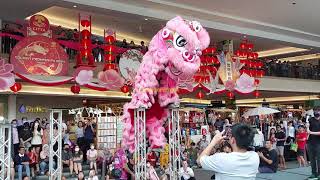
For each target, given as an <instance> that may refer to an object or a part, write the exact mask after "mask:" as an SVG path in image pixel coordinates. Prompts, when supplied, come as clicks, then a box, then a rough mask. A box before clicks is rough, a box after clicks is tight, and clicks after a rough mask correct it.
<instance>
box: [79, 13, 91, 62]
mask: <svg viewBox="0 0 320 180" xmlns="http://www.w3.org/2000/svg"><path fill="white" fill-rule="evenodd" d="M91 25H92V24H91V16H90V15H86V14H79V31H80V36H79V53H78V55H77V67H79V66H94V58H93V55H92V43H91Z"/></svg>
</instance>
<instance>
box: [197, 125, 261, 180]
mask: <svg viewBox="0 0 320 180" xmlns="http://www.w3.org/2000/svg"><path fill="white" fill-rule="evenodd" d="M253 137H254V131H253V129H252V128H251V127H250V126H248V125H246V124H235V125H233V126H232V128H231V137H230V138H229V139H226V137H225V136H223V133H220V132H218V131H217V132H216V135H215V136H214V137H213V139H212V141H211V143H210V144H209V145H208V147H206V148H205V149H204V150H203V151H202V153H201V154H200V156H199V157H198V163H199V164H200V165H201V167H202V168H203V169H206V170H211V171H214V172H215V175H216V177H215V178H216V180H243V179H246V180H255V178H256V174H257V173H258V167H259V156H258V154H257V153H256V152H254V151H248V149H249V148H250V146H251V144H252V143H253ZM224 141H228V142H229V144H230V145H231V147H232V152H230V153H215V154H213V155H210V154H211V152H212V150H213V149H214V147H215V146H216V145H220V144H221V143H223V142H224Z"/></svg>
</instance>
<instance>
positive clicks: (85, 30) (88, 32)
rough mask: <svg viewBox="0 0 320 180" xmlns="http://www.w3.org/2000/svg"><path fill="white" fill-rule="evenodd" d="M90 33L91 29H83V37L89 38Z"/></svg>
mask: <svg viewBox="0 0 320 180" xmlns="http://www.w3.org/2000/svg"><path fill="white" fill-rule="evenodd" d="M90 35H91V33H90V31H88V30H87V29H84V30H82V31H81V36H82V37H83V39H88V37H89V36H90Z"/></svg>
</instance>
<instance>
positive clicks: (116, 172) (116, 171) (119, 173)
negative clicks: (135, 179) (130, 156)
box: [111, 169, 122, 178]
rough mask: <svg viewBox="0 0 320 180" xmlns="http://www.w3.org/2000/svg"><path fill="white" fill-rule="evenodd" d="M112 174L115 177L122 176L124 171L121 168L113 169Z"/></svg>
mask: <svg viewBox="0 0 320 180" xmlns="http://www.w3.org/2000/svg"><path fill="white" fill-rule="evenodd" d="M111 174H112V176H113V177H114V178H120V177H121V175H122V171H121V170H120V169H112V171H111Z"/></svg>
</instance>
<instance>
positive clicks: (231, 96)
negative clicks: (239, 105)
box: [227, 91, 234, 99]
mask: <svg viewBox="0 0 320 180" xmlns="http://www.w3.org/2000/svg"><path fill="white" fill-rule="evenodd" d="M227 96H228V97H229V99H232V98H233V96H234V94H233V93H232V92H231V91H228V92H227Z"/></svg>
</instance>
